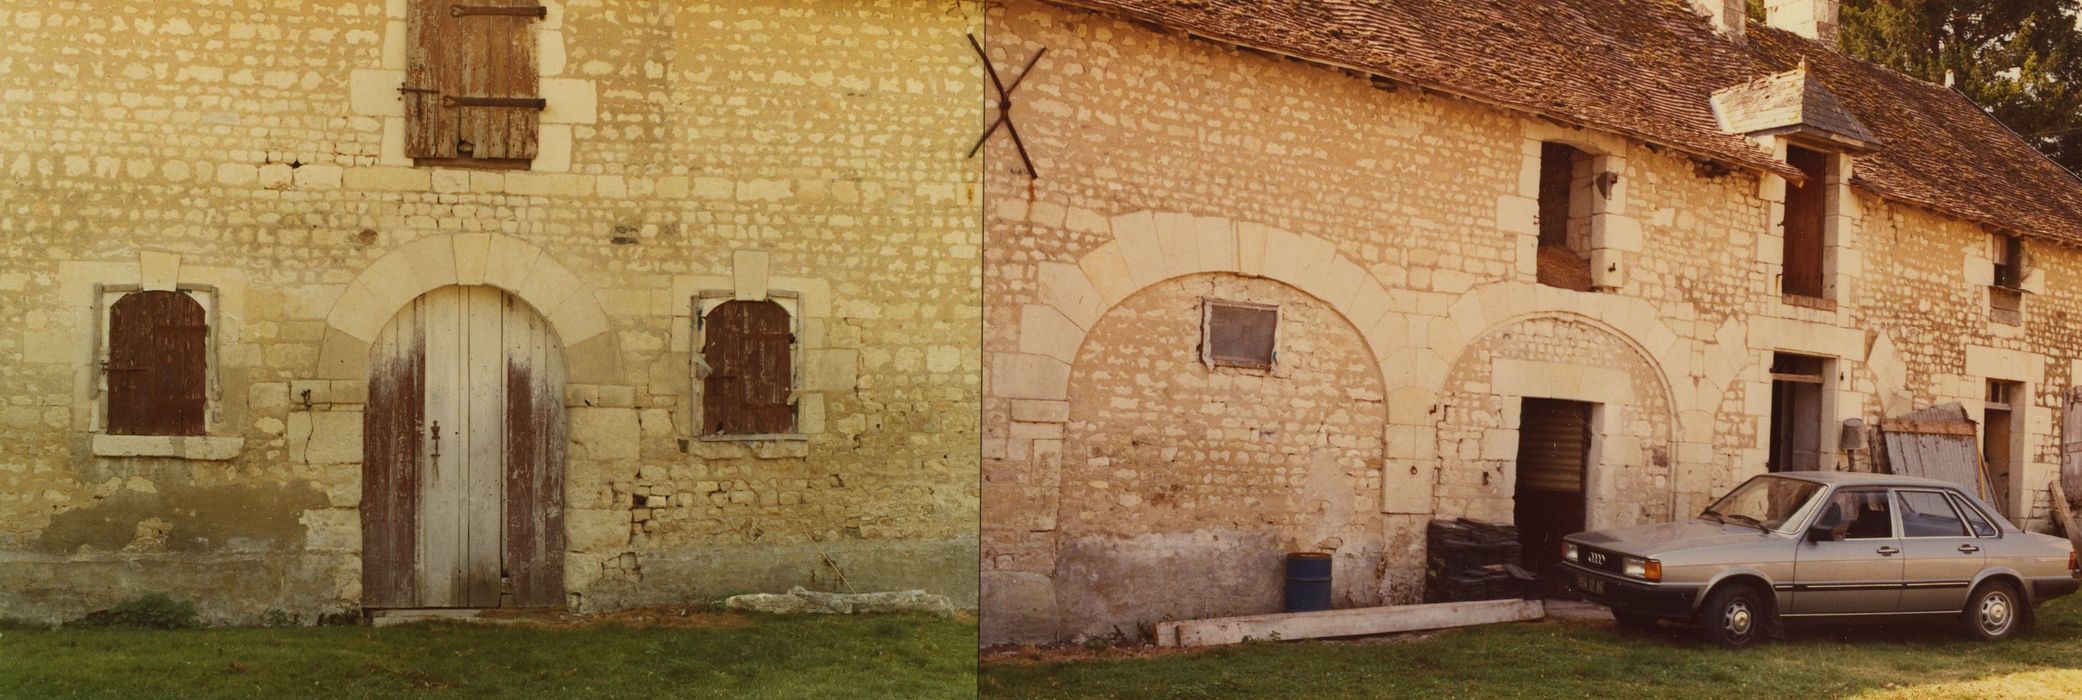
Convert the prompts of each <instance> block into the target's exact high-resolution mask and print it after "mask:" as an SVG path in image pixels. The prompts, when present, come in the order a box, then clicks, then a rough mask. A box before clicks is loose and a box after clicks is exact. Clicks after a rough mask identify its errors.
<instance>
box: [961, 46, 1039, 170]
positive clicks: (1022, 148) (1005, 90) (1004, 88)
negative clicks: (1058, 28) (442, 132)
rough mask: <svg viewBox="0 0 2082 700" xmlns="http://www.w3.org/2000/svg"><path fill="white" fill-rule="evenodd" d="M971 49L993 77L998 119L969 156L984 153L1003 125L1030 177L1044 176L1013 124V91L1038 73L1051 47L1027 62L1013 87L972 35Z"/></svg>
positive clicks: (972, 147) (972, 156) (993, 120)
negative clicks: (1042, 60)
mask: <svg viewBox="0 0 2082 700" xmlns="http://www.w3.org/2000/svg"><path fill="white" fill-rule="evenodd" d="M969 48H972V49H975V50H976V57H977V58H979V59H982V60H983V71H984V72H985V73H987V74H989V75H990V84H991V86H992V87H994V88H996V89H997V91H998V116H997V118H995V119H992V120H990V128H987V129H984V130H983V137H982V138H979V139H976V145H974V146H971V147H969V156H968V157H970V158H974V157H976V152H977V151H981V150H983V144H984V142H986V141H989V140H990V136H991V134H995V133H998V127H999V126H1001V125H1002V126H1004V127H1005V132H1006V133H1009V134H1012V145H1013V147H1015V148H1018V149H1019V162H1021V163H1024V164H1026V166H1027V177H1028V178H1038V177H1041V173H1039V172H1036V171H1035V170H1034V159H1033V158H1032V157H1030V156H1028V155H1027V143H1026V141H1025V140H1024V139H1021V138H1020V137H1019V127H1018V126H1015V125H1014V124H1013V123H1012V92H1013V91H1015V90H1018V89H1019V84H1020V83H1021V82H1024V81H1025V80H1026V79H1027V76H1029V75H1033V74H1034V64H1036V63H1039V62H1041V55H1042V54H1045V53H1048V48H1047V47H1042V49H1041V50H1040V51H1036V52H1034V57H1033V58H1029V59H1027V65H1026V67H1025V68H1021V69H1020V70H1019V76H1018V77H1015V78H1013V79H1012V84H1011V85H1006V84H1005V81H1003V80H1001V79H999V78H998V69H997V67H996V66H993V65H991V63H990V55H989V54H986V53H984V52H983V45H982V44H979V43H976V35H974V34H970V35H969Z"/></svg>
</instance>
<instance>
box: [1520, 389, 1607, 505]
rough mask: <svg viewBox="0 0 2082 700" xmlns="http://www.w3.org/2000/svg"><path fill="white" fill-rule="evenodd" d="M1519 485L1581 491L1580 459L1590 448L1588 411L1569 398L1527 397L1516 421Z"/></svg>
mask: <svg viewBox="0 0 2082 700" xmlns="http://www.w3.org/2000/svg"><path fill="white" fill-rule="evenodd" d="M1519 426H1520V427H1519V431H1520V432H1519V436H1518V463H1519V464H1518V478H1519V479H1520V480H1521V483H1520V487H1521V488H1527V489H1533V490H1537V491H1560V492H1564V493H1582V492H1583V458H1584V455H1585V454H1586V453H1587V452H1588V450H1589V448H1590V410H1589V406H1588V405H1585V404H1580V403H1575V402H1570V401H1544V400H1539V399H1527V400H1526V402H1525V411H1524V415H1523V418H1522V419H1521V420H1520V422H1519Z"/></svg>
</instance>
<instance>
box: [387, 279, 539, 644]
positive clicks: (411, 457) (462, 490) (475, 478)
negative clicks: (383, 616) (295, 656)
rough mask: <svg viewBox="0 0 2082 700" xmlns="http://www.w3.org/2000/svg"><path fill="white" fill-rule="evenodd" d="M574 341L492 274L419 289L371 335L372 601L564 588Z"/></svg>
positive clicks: (494, 597)
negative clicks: (568, 373) (568, 359)
mask: <svg viewBox="0 0 2082 700" xmlns="http://www.w3.org/2000/svg"><path fill="white" fill-rule="evenodd" d="M563 399H564V351H563V347H562V345H560V344H559V343H558V342H557V339H556V335H555V334H554V333H553V332H551V330H550V328H549V324H548V323H547V322H546V321H545V320H543V318H542V316H541V315H540V314H537V313H536V312H535V310H534V309H532V308H529V307H528V305H527V304H526V303H523V302H522V301H520V300H519V299H517V298H515V297H514V296H513V295H511V294H507V293H505V292H503V291H500V290H498V289H494V288H491V287H444V288H441V289H437V290H434V291H432V292H428V293H427V294H426V295H425V296H422V297H420V298H418V299H415V300H413V301H412V303H411V304H409V305H407V306H406V307H405V308H404V310H402V311H399V312H398V315H397V317H395V318H393V319H391V322H390V325H389V326H387V327H385V328H384V330H383V333H382V334H381V335H380V336H378V338H377V340H376V342H375V345H374V346H373V347H372V348H371V349H370V363H369V403H368V406H367V409H366V412H365V413H364V414H363V418H362V421H363V422H362V425H363V437H362V440H363V464H362V505H361V508H362V511H361V515H362V543H363V546H362V601H363V602H362V604H363V605H364V606H365V607H370V608H490V607H546V606H554V605H557V604H559V603H560V602H561V601H562V599H563V597H564V565H563V551H564V518H563V512H564V510H563V494H564V428H565V423H564V400H563Z"/></svg>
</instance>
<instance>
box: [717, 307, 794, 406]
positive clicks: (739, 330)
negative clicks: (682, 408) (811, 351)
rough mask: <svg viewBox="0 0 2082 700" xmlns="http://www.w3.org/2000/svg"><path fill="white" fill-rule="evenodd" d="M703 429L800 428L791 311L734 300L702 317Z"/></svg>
mask: <svg viewBox="0 0 2082 700" xmlns="http://www.w3.org/2000/svg"><path fill="white" fill-rule="evenodd" d="M702 338H703V342H702V346H701V358H702V361H703V362H706V363H707V364H708V370H709V373H708V377H707V378H706V379H703V380H702V388H701V432H702V434H704V435H759V434H771V433H787V432H792V431H793V430H794V429H795V405H794V404H793V403H792V402H791V401H789V393H790V392H791V391H792V390H793V388H794V386H793V384H794V375H793V373H792V363H791V359H792V358H791V353H792V350H793V347H792V346H793V345H794V343H795V334H794V333H793V331H792V329H791V327H790V321H789V318H788V310H787V309H784V308H781V305H780V304H776V303H774V302H771V301H731V302H725V303H724V304H723V305H721V306H717V307H716V308H715V310H713V311H710V312H708V315H707V316H706V317H704V318H703V320H702Z"/></svg>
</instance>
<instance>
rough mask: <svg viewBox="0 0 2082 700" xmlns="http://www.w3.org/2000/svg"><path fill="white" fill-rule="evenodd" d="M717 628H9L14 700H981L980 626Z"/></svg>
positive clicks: (861, 621) (843, 622)
mask: <svg viewBox="0 0 2082 700" xmlns="http://www.w3.org/2000/svg"><path fill="white" fill-rule="evenodd" d="M703 618H705V620H706V621H704V622H700V623H698V624H692V625H676V626H640V627H628V626H621V625H615V624H607V625H596V626H587V627H579V628H572V629H559V628H550V627H540V626H530V625H481V624H455V623H447V624H426V625H406V626H398V627H383V628H369V627H295V628H251V629H204V630H176V631H143V630H120V629H80V630H74V629H64V630H56V631H53V630H45V629H30V628H21V627H13V628H0V698H52V697H183V698H199V697H269V698H276V697H319V696H322V697H400V696H405V697H419V696H435V697H502V698H556V697H585V698H658V697H697V698H698V697H731V698H837V697H846V698H884V697H887V698H964V697H975V696H976V625H975V621H974V619H973V618H961V619H953V620H946V619H940V618H934V617H924V616H897V615H873V616H802V617H781V616H761V615H745V616H740V615H721V614H718V615H707V616H703Z"/></svg>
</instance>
